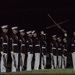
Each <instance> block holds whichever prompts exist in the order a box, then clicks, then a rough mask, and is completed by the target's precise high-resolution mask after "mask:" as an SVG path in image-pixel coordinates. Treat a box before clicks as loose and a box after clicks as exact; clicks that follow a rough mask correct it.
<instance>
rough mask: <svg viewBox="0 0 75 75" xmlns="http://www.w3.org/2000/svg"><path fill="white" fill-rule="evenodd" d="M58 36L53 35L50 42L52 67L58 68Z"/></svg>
mask: <svg viewBox="0 0 75 75" xmlns="http://www.w3.org/2000/svg"><path fill="white" fill-rule="evenodd" d="M56 41H57V36H56V35H53V36H52V42H51V44H50V54H51V69H54V68H57V42H56Z"/></svg>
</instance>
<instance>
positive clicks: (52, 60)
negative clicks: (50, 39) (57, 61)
mask: <svg viewBox="0 0 75 75" xmlns="http://www.w3.org/2000/svg"><path fill="white" fill-rule="evenodd" d="M51 45H52V48H53V44H52V43H51ZM52 52H53V49H52ZM51 64H52V65H53V66H54V56H53V53H52V54H51Z"/></svg>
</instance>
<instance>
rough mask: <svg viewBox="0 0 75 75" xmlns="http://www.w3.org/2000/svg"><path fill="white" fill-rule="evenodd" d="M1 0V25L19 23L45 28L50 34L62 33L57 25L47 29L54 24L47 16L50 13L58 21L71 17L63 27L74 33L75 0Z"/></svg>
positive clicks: (34, 27) (25, 26)
mask: <svg viewBox="0 0 75 75" xmlns="http://www.w3.org/2000/svg"><path fill="white" fill-rule="evenodd" d="M2 1H3V2H0V5H1V7H0V8H1V10H0V25H3V24H8V25H9V27H11V26H14V25H18V26H19V28H25V29H26V31H27V30H33V29H36V30H37V31H40V30H45V31H46V32H47V33H48V35H49V36H50V35H52V34H58V35H59V34H60V33H62V32H61V31H60V30H58V28H57V27H55V28H52V29H48V30H46V27H47V26H50V25H53V24H54V23H53V22H52V20H51V19H50V18H49V17H48V16H47V14H48V13H49V14H50V15H51V16H52V17H53V19H54V20H55V21H56V22H58V23H59V22H61V21H64V20H67V19H70V21H69V22H66V23H64V24H62V27H63V28H64V29H66V30H67V32H68V33H69V34H72V30H73V29H74V28H75V19H74V18H75V6H74V5H75V2H74V0H71V1H70V0H35V1H34V0H2Z"/></svg>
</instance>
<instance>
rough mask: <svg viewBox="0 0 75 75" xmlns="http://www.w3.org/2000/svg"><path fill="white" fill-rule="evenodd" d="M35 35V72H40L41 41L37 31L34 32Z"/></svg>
mask: <svg viewBox="0 0 75 75" xmlns="http://www.w3.org/2000/svg"><path fill="white" fill-rule="evenodd" d="M32 34H33V44H34V54H35V61H34V70H38V69H39V66H40V52H41V47H40V40H39V38H38V36H37V33H36V31H33V32H32Z"/></svg>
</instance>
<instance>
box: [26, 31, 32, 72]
mask: <svg viewBox="0 0 75 75" xmlns="http://www.w3.org/2000/svg"><path fill="white" fill-rule="evenodd" d="M27 35H28V38H27V39H26V46H27V69H26V70H29V71H30V70H32V67H31V63H32V58H33V40H32V31H28V32H27Z"/></svg>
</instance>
